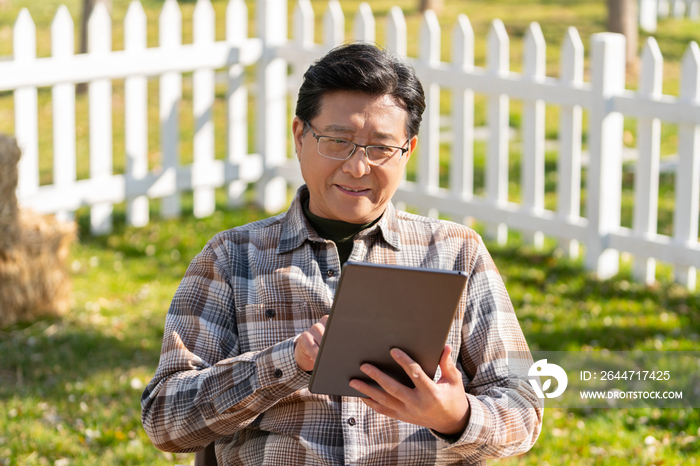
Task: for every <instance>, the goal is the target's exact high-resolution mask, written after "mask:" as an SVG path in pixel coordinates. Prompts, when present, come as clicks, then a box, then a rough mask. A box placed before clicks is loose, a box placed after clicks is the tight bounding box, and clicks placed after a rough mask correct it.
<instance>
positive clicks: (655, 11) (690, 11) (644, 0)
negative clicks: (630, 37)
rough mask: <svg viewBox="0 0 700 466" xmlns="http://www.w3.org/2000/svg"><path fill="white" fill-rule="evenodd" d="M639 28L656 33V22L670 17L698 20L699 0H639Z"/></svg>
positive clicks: (699, 17) (699, 16)
mask: <svg viewBox="0 0 700 466" xmlns="http://www.w3.org/2000/svg"><path fill="white" fill-rule="evenodd" d="M638 6H639V27H640V28H642V29H643V30H644V31H646V32H656V23H657V20H658V19H659V18H660V19H665V18H668V17H670V16H672V17H674V18H683V17H688V18H690V19H692V20H693V21H699V20H700V0H639V5H638Z"/></svg>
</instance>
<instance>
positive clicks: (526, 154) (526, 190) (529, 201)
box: [520, 22, 547, 248]
mask: <svg viewBox="0 0 700 466" xmlns="http://www.w3.org/2000/svg"><path fill="white" fill-rule="evenodd" d="M546 46H547V45H546V43H545V40H544V35H543V34H542V29H541V28H540V25H539V24H537V23H534V22H533V23H530V26H529V27H528V29H527V32H526V33H525V43H524V47H525V50H524V54H523V69H524V71H525V79H528V80H530V81H532V82H541V81H542V80H543V79H544V77H545V69H546V58H547V54H546ZM544 118H545V106H544V101H542V100H531V99H526V100H525V101H524V103H523V136H522V137H523V153H522V167H521V171H520V175H521V178H520V187H521V189H522V203H523V207H524V208H525V209H526V210H528V211H530V212H532V213H533V214H534V215H539V214H541V213H542V211H543V210H544ZM525 236H526V238H529V241H530V242H531V243H533V245H534V246H535V247H536V248H541V247H542V246H543V245H544V234H543V233H542V232H541V231H536V232H531V233H525Z"/></svg>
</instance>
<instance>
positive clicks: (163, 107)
mask: <svg viewBox="0 0 700 466" xmlns="http://www.w3.org/2000/svg"><path fill="white" fill-rule="evenodd" d="M158 29H159V37H158V40H159V45H160V47H161V48H162V49H163V50H166V51H170V52H174V51H176V50H177V49H178V48H179V47H180V46H181V44H182V12H181V11H180V7H179V5H178V4H177V1H176V0H165V4H164V5H163V9H162V10H161V12H160V17H159V18H158ZM159 89H160V90H159V107H160V108H159V114H160V146H161V153H162V165H163V171H164V174H165V177H166V178H168V179H167V181H168V182H169V183H168V184H169V187H171V188H170V189H169V190H168V191H169V195H167V196H164V197H163V198H162V201H161V213H162V215H163V217H164V218H173V217H177V216H179V215H180V212H181V210H182V208H181V205H180V196H179V194H178V192H177V167H178V166H179V163H180V150H179V140H180V135H179V133H180V124H179V120H180V100H182V74H180V73H178V72H177V71H169V72H167V73H163V74H162V75H161V76H160V82H159Z"/></svg>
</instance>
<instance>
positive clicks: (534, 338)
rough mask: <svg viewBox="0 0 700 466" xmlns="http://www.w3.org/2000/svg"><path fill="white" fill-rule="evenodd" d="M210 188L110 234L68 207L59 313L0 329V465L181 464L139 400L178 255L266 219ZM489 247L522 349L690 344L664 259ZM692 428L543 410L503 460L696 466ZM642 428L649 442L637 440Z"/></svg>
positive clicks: (634, 413)
mask: <svg viewBox="0 0 700 466" xmlns="http://www.w3.org/2000/svg"><path fill="white" fill-rule="evenodd" d="M217 194H218V201H219V205H218V207H219V209H218V210H217V212H216V213H215V214H214V215H212V216H211V217H209V218H206V219H196V218H194V217H193V216H192V213H191V209H192V206H191V197H190V196H186V197H185V200H184V209H185V214H184V215H183V217H182V218H181V219H177V220H158V219H157V215H158V212H157V205H156V203H154V207H153V212H152V214H153V216H154V217H155V220H154V221H153V222H152V223H151V224H149V225H148V226H146V227H143V228H131V227H126V226H125V219H124V208H123V206H122V205H120V206H117V209H116V214H115V230H114V232H113V233H112V234H110V235H107V236H102V237H92V236H90V235H89V234H88V231H89V222H88V215H87V211H86V210H81V211H80V212H79V213H78V214H79V216H78V221H79V224H80V241H79V242H78V243H76V244H75V245H74V246H73V248H72V253H71V257H70V258H69V266H70V268H71V276H72V280H73V286H74V294H73V296H74V303H73V305H72V308H71V311H70V313H69V314H68V315H66V316H64V317H62V318H44V319H38V320H36V321H32V322H24V323H20V324H16V325H14V326H12V327H9V328H5V329H3V330H2V331H0V354H2V355H3V357H2V358H1V359H0V412H3V413H7V415H6V416H0V464H3V465H34V464H36V465H40V464H54V461H56V460H59V459H62V458H67V459H70V464H72V465H94V464H123V465H133V464H154V465H172V464H175V463H176V462H177V463H189V462H191V461H192V459H193V455H170V454H163V453H161V452H159V451H158V450H156V449H155V448H154V447H152V446H151V445H150V442H149V440H148V438H147V437H146V435H145V433H144V432H143V429H142V427H141V424H140V405H139V399H140V395H141V392H142V389H143V385H144V384H145V383H147V381H148V380H149V379H150V377H151V376H152V375H153V372H154V370H155V367H156V365H157V364H158V358H159V352H160V344H161V341H162V332H163V324H164V319H165V314H166V312H167V309H168V307H169V303H170V300H171V299H172V296H173V294H174V292H175V289H176V288H177V285H178V283H179V281H180V279H181V278H182V275H183V274H184V272H185V269H186V267H187V264H188V263H189V262H190V260H191V259H192V258H193V257H194V256H195V255H196V254H197V253H198V252H199V251H200V250H201V248H202V247H203V245H204V243H205V242H206V241H207V240H208V239H210V238H211V237H212V236H213V235H214V234H215V233H217V232H218V231H221V230H224V229H227V228H231V227H234V226H236V225H240V224H244V223H248V222H250V221H253V220H256V219H258V218H262V217H264V214H263V213H262V212H260V211H259V210H258V209H256V208H255V207H253V206H248V207H246V208H244V209H238V210H226V208H225V206H224V204H225V199H224V196H223V192H222V191H221V190H220V191H219V192H218V193H217ZM477 228H478V225H477ZM489 249H490V251H491V253H492V255H493V256H494V259H495V261H496V264H497V265H498V267H499V269H500V272H501V274H502V275H503V276H504V279H505V280H506V286H507V288H508V290H509V293H510V296H511V299H512V301H513V304H514V306H515V309H516V312H517V315H518V318H519V321H520V324H521V326H522V328H523V331H524V333H525V336H526V338H527V340H528V342H529V344H530V346H531V348H532V349H533V350H542V351H545V350H546V351H565V350H566V351H576V350H588V349H595V350H600V349H603V348H607V349H610V350H621V351H622V350H635V349H639V350H655V351H658V350H671V351H675V350H695V351H697V350H700V294H697V293H696V294H691V293H689V292H688V291H687V290H686V289H684V288H683V287H681V286H679V285H676V284H673V283H672V282H671V281H670V280H669V279H668V273H669V270H668V269H665V274H664V273H661V274H660V277H661V279H660V281H659V283H658V284H657V285H655V286H653V287H646V286H643V285H640V284H638V283H634V282H633V281H632V280H631V278H630V271H629V263H628V262H623V268H622V272H621V273H620V274H619V275H618V276H617V277H615V278H614V279H611V280H607V281H602V282H601V281H597V280H596V279H595V278H594V277H593V276H592V275H590V274H589V273H587V272H586V271H585V270H584V269H583V267H582V265H581V263H580V262H579V261H572V260H570V259H568V258H566V257H565V256H564V255H563V254H562V253H561V251H560V250H558V249H556V248H555V247H554V243H553V242H551V241H547V243H546V247H545V249H544V250H542V251H536V250H533V249H532V248H530V247H528V246H525V245H523V244H522V241H521V239H520V238H519V235H518V234H517V233H512V234H511V235H510V240H509V243H508V244H507V245H506V246H504V247H499V246H497V245H494V244H489ZM662 269H663V268H662ZM662 272H663V270H662ZM698 429H700V414H698V411H696V410H687V409H665V410H654V409H607V410H606V409H594V410H588V411H585V410H577V409H568V410H565V409H547V410H545V418H544V429H543V433H542V436H541V438H540V440H539V441H538V442H537V444H536V445H535V447H534V448H533V449H532V451H531V452H530V453H528V454H526V455H525V456H522V457H518V458H512V459H509V460H505V461H503V462H502V463H501V464H506V465H516V464H523V465H525V464H527V465H542V464H545V462H548V463H549V464H550V465H558V464H574V463H575V464H591V465H593V464H596V465H598V464H600V465H616V464H623V462H624V463H625V464H639V465H650V464H667V465H675V464H679V465H680V464H694V463H693V461H694V460H695V458H696V457H697V456H698V454H700V441H698V440H692V438H691V437H690V436H696V437H697V436H700V432H698ZM611 431H612V432H615V435H614V436H611V435H610V432H611ZM649 436H652V437H654V438H655V439H657V440H658V443H654V444H653V445H650V446H648V445H646V444H645V442H644V440H645V439H646V438H647V437H649ZM652 446H653V447H654V448H651V447H652Z"/></svg>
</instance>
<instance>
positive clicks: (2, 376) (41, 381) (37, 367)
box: [0, 319, 163, 399]
mask: <svg viewBox="0 0 700 466" xmlns="http://www.w3.org/2000/svg"><path fill="white" fill-rule="evenodd" d="M162 335H163V333H162V326H161V325H144V326H142V327H141V328H139V329H134V330H133V331H131V330H130V335H125V334H123V333H120V332H115V334H114V335H109V334H107V332H106V331H105V330H103V329H99V328H97V327H95V326H92V325H87V324H85V323H80V324H79V325H71V323H70V322H69V321H67V320H58V319H46V320H40V321H36V322H34V323H33V324H31V325H27V323H24V324H17V325H15V326H13V327H11V328H9V329H6V331H4V332H1V333H0V354H2V355H3V358H2V360H1V361H0V381H1V382H2V383H0V399H3V398H8V397H12V396H13V395H30V396H39V397H41V398H48V399H52V398H59V399H64V398H65V397H66V395H67V393H68V392H70V389H69V388H67V387H70V386H71V385H72V384H75V383H76V382H84V381H89V380H91V379H93V378H94V377H95V376H96V375H97V374H110V375H109V376H105V377H113V378H114V379H115V380H109V384H110V385H114V387H113V388H115V389H117V388H118V387H119V385H120V384H121V385H124V384H127V385H128V383H129V381H128V380H121V381H119V380H118V377H119V374H126V373H128V372H130V371H131V370H133V369H134V368H137V367H143V366H146V367H152V368H155V367H156V365H157V364H158V357H159V351H158V349H157V348H153V347H151V348H144V346H148V345H144V342H154V344H155V343H157V345H158V347H159V345H160V341H161V340H162ZM149 345H150V343H149ZM105 380H107V379H105Z"/></svg>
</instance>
